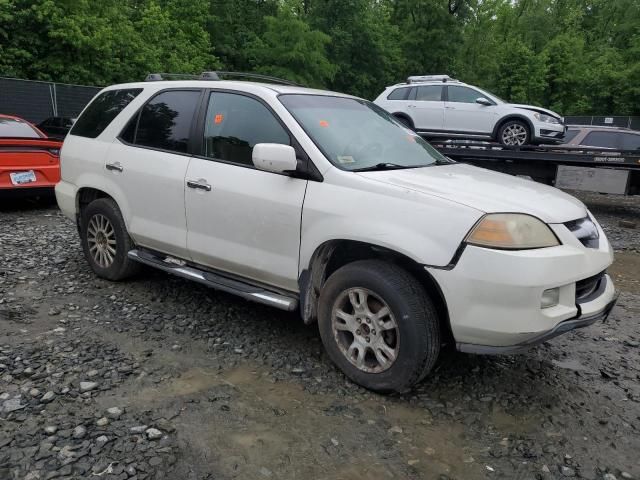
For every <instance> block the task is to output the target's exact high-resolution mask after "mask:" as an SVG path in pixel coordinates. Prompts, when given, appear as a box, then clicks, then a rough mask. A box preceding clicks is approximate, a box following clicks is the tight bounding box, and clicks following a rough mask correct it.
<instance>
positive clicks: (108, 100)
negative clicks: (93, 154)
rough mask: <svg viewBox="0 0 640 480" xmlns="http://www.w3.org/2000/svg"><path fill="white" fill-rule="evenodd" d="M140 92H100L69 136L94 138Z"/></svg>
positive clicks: (136, 90) (136, 89)
mask: <svg viewBox="0 0 640 480" xmlns="http://www.w3.org/2000/svg"><path fill="white" fill-rule="evenodd" d="M141 91H142V89H141V88H129V89H125V90H109V91H107V92H102V93H101V94H100V95H98V96H97V97H96V98H95V99H94V100H93V101H92V102H91V103H90V104H89V106H88V107H87V108H86V109H85V111H84V112H83V113H82V115H81V116H80V118H78V121H77V122H76V123H75V124H74V125H73V128H72V129H71V132H70V134H71V135H78V136H80V137H88V138H96V137H97V136H98V135H100V134H101V133H102V132H103V131H104V129H105V128H107V127H108V126H109V124H110V123H111V122H112V121H113V119H114V118H116V117H117V116H118V114H119V113H120V112H121V111H122V110H124V108H125V107H126V106H127V105H129V103H131V101H132V100H133V99H134V98H136V97H137V96H138V95H139V94H140V92H141Z"/></svg>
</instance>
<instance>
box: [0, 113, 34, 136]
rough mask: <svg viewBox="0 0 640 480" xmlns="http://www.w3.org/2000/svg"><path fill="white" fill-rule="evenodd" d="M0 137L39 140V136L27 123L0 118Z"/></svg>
mask: <svg viewBox="0 0 640 480" xmlns="http://www.w3.org/2000/svg"><path fill="white" fill-rule="evenodd" d="M0 137H18V138H40V134H38V132H36V131H35V130H34V129H33V128H32V127H31V125H29V124H28V123H27V122H23V121H22V120H16V119H14V118H2V117H0Z"/></svg>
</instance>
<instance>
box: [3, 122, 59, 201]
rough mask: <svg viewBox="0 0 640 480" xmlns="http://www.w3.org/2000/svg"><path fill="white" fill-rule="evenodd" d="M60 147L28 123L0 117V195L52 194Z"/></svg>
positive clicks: (57, 175) (56, 174)
mask: <svg viewBox="0 0 640 480" xmlns="http://www.w3.org/2000/svg"><path fill="white" fill-rule="evenodd" d="M61 147H62V142H60V141H58V140H53V139H50V138H47V136H46V135H45V134H44V133H42V132H41V131H40V130H38V129H37V128H36V127H34V126H33V125H31V124H30V123H29V122H27V121H25V120H23V119H21V118H18V117H12V116H9V115H0V195H2V194H10V195H12V196H13V195H21V196H22V195H28V196H30V195H36V196H37V195H45V194H49V195H50V194H52V193H53V187H54V186H55V184H56V183H58V182H59V181H60V148H61Z"/></svg>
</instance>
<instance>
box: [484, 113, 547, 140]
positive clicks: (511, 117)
mask: <svg viewBox="0 0 640 480" xmlns="http://www.w3.org/2000/svg"><path fill="white" fill-rule="evenodd" d="M509 120H524V121H525V122H526V124H527V125H528V127H529V133H530V134H531V137H534V136H535V133H536V129H535V128H534V126H533V122H532V121H531V119H529V118H528V117H527V116H526V115H522V114H517V113H510V114H508V115H507V116H506V117H504V118H501V119H500V120H498V121H497V122H496V126H495V127H493V132H492V133H491V137H492V138H498V131H500V127H502V125H504V123H505V122H508V121H509Z"/></svg>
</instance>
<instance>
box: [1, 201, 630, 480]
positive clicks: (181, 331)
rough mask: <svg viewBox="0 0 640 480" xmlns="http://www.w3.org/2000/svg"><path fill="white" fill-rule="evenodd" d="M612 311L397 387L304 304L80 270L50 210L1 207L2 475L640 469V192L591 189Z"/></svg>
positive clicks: (422, 474)
mask: <svg viewBox="0 0 640 480" xmlns="http://www.w3.org/2000/svg"><path fill="white" fill-rule="evenodd" d="M582 199H583V200H584V201H585V202H586V203H587V205H588V206H589V208H590V209H591V211H592V212H593V213H594V215H595V216H596V217H597V218H598V219H599V220H600V222H601V224H602V225H603V228H604V229H605V230H606V231H607V234H608V236H609V238H610V240H611V241H612V244H613V245H614V248H615V250H616V261H615V263H614V265H613V266H612V267H611V269H610V273H612V274H613V277H614V280H615V282H616V286H617V288H618V289H619V290H620V294H621V295H620V300H619V302H618V304H617V306H616V307H615V309H614V310H613V312H612V314H611V316H610V318H609V320H608V321H607V322H606V323H598V324H595V325H593V326H591V327H589V328H587V329H584V330H579V331H576V332H573V333H570V334H567V335H564V336H561V337H558V338H556V339H554V340H552V341H550V342H548V343H546V344H544V345H541V346H539V347H537V348H535V349H533V350H530V351H529V352H527V353H526V354H521V355H514V356H494V357H490V356H474V355H464V354H460V353H456V352H445V353H444V354H443V355H442V358H441V359H440V361H439V363H438V365H437V366H436V368H435V370H434V371H433V372H432V374H431V375H430V376H429V377H428V378H427V379H426V380H425V381H424V382H422V383H421V384H420V385H419V386H418V387H417V388H416V389H414V390H413V391H412V392H410V393H408V394H405V395H391V396H382V395H376V394H373V393H370V392H368V391H366V390H364V389H362V388H360V387H358V386H356V385H354V384H352V383H351V382H349V381H348V380H346V379H345V377H344V376H343V375H342V374H341V373H340V372H339V371H338V370H337V369H336V368H335V367H334V366H333V365H332V364H331V363H330V362H329V360H328V358H327V356H326V355H325V354H324V352H323V348H322V345H321V343H320V339H319V335H318V332H317V328H316V327H315V326H312V327H305V326H304V325H302V323H301V322H300V321H299V319H298V317H297V316H296V315H295V314H287V313H283V312H280V311H278V310H273V309H270V308H268V307H264V306H260V305H256V304H252V303H248V302H246V301H243V300H241V299H238V298H235V297H233V296H230V295H226V294H223V293H220V292H216V291H213V290H209V289H207V288H205V287H202V286H200V285H197V284H195V283H190V282H187V281H185V280H181V279H179V278H175V277H171V276H169V275H166V274H164V273H161V272H156V271H152V270H145V271H144V272H143V273H142V274H141V275H140V276H138V277H137V278H135V279H133V280H130V281H127V282H124V283H109V282H107V281H104V280H100V279H98V278H96V277H95V276H94V275H93V274H92V272H91V271H90V270H89V268H88V266H87V264H86V262H85V260H84V258H83V256H82V252H81V249H80V247H79V243H78V239H77V233H76V230H75V226H74V225H73V224H72V223H71V222H69V221H68V220H67V219H65V218H64V217H62V215H61V214H60V213H59V212H58V210H57V208H56V207H55V205H52V204H42V203H32V202H24V201H23V202H6V201H3V203H2V204H1V206H0V479H2V480H4V479H29V480H35V479H49V478H104V479H112V478H119V479H156V478H167V479H184V480H191V479H261V478H264V479H268V478H271V479H292V480H293V479H305V480H312V479H327V480H329V479H331V480H340V479H344V480H360V479H374V480H377V479H393V478H397V479H405V478H409V479H485V478H489V479H491V478H505V479H547V478H566V477H578V478H589V479H606V480H613V479H615V478H618V479H619V478H626V479H628V478H636V479H640V383H639V381H640V325H639V323H638V319H639V318H640V198H626V199H623V198H619V197H612V196H600V195H590V196H587V195H582Z"/></svg>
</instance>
